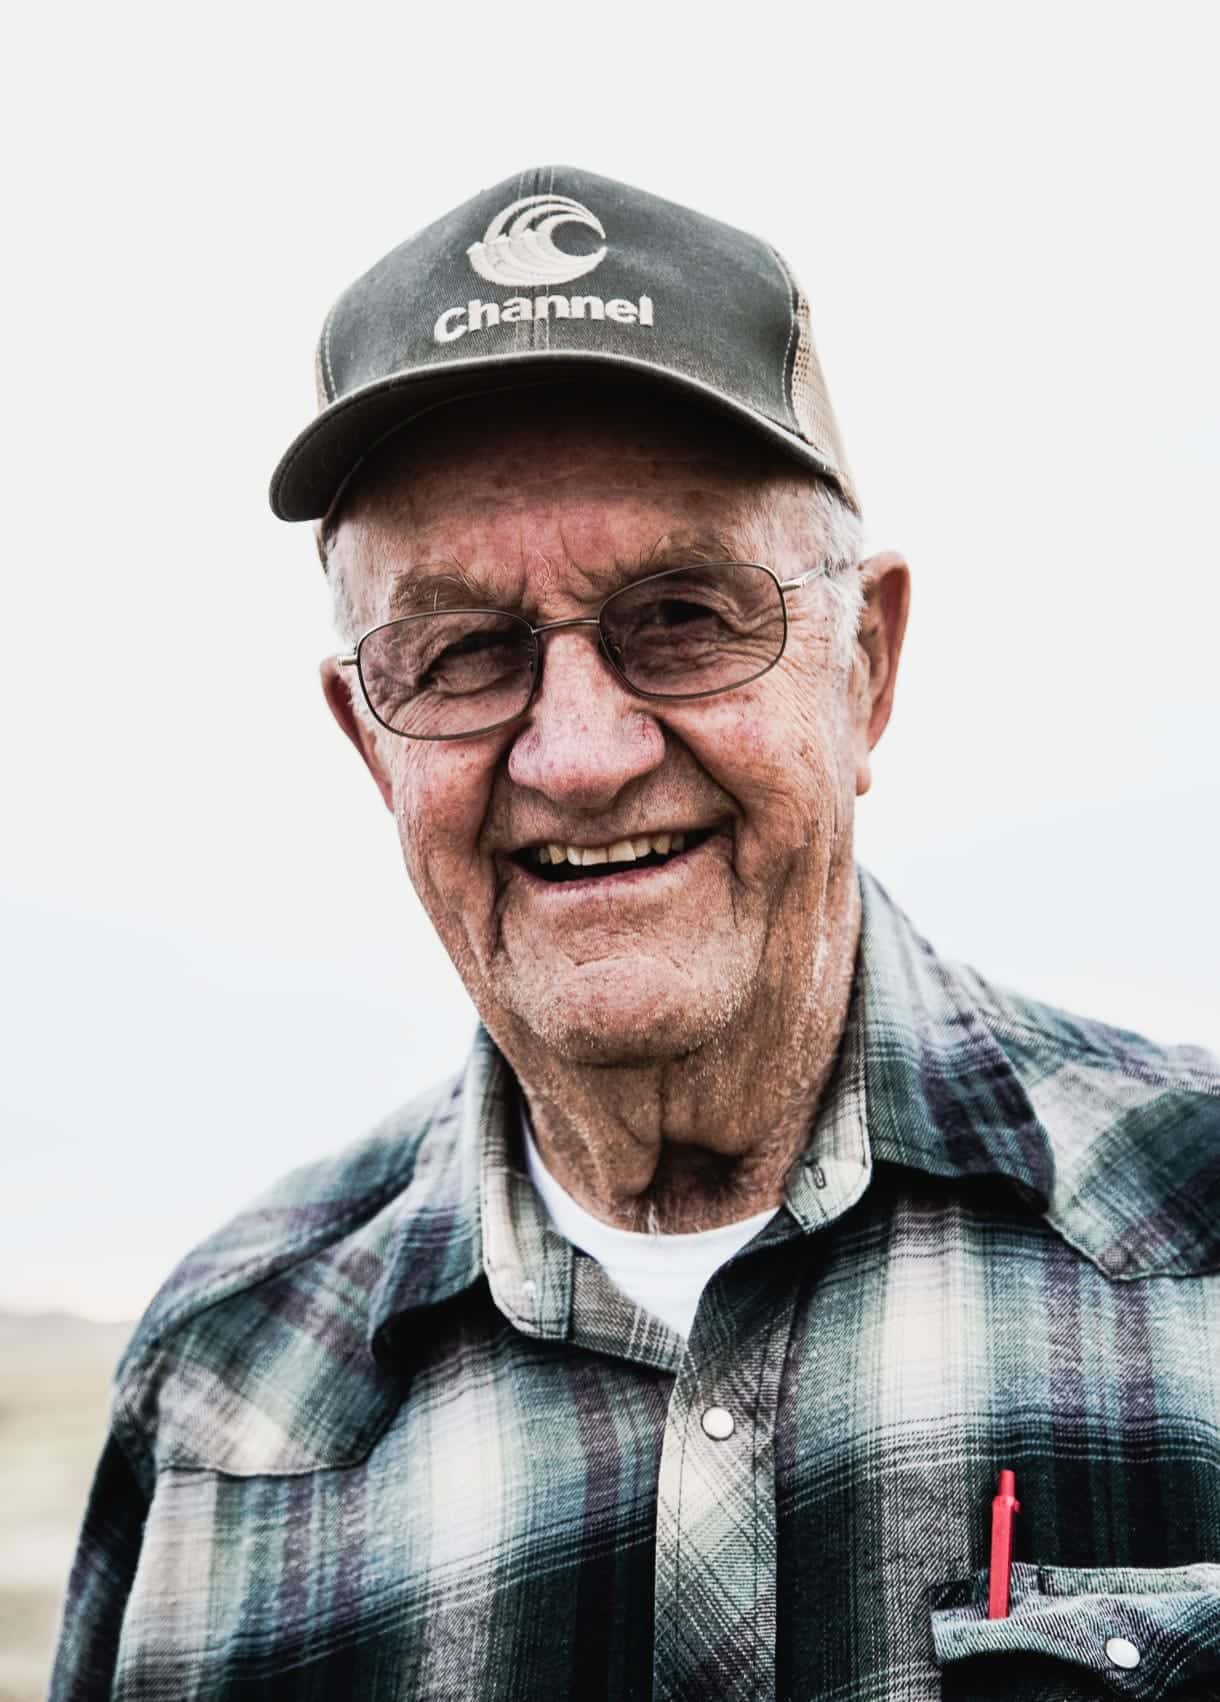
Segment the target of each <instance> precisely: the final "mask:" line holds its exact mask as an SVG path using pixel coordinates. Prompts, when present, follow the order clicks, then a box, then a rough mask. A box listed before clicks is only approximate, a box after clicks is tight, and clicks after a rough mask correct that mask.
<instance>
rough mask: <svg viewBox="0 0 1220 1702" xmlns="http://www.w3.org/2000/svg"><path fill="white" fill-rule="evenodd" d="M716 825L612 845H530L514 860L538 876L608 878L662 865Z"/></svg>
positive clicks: (556, 879) (642, 836) (693, 845)
mask: <svg viewBox="0 0 1220 1702" xmlns="http://www.w3.org/2000/svg"><path fill="white" fill-rule="evenodd" d="M714 831H715V829H714V828H710V827H707V828H698V829H696V830H695V831H694V832H689V833H647V834H639V835H637V836H636V837H635V838H634V839H618V840H615V842H614V843H613V844H612V845H596V846H594V845H586V846H579V845H558V844H549V845H530V846H528V847H527V848H526V849H525V850H524V851H519V852H518V853H517V854H516V856H515V857H514V858H513V861H514V862H515V863H516V864H518V866H519V867H520V868H523V869H525V870H526V871H527V872H528V873H529V874H531V875H534V876H535V877H536V878H537V879H539V880H544V881H549V882H550V883H552V884H557V883H560V882H563V881H582V880H584V881H587V880H605V879H606V878H607V877H608V876H610V875H624V874H635V873H637V872H639V871H642V870H644V869H659V868H660V867H661V866H662V865H663V864H665V863H668V862H671V861H672V860H673V858H674V857H676V856H679V855H680V854H681V853H682V852H683V851H693V850H694V849H695V848H696V846H699V845H702V844H703V842H704V840H705V839H710V838H711V836H712V834H713V832H714Z"/></svg>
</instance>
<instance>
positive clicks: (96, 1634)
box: [47, 1432, 149, 1702]
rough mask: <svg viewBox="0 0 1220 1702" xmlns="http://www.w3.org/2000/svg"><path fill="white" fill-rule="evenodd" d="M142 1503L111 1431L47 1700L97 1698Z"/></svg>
mask: <svg viewBox="0 0 1220 1702" xmlns="http://www.w3.org/2000/svg"><path fill="white" fill-rule="evenodd" d="M148 1506H149V1500H148V1496H147V1495H146V1494H145V1492H144V1490H143V1488H142V1487H141V1485H140V1483H139V1480H138V1478H137V1476H136V1473H135V1471H134V1470H133V1469H132V1466H131V1463H130V1461H129V1460H128V1457H127V1455H126V1453H125V1452H124V1450H123V1448H122V1446H121V1444H120V1443H119V1442H118V1440H117V1439H116V1437H115V1435H114V1433H113V1432H112V1433H111V1435H110V1436H109V1438H108V1440H107V1442H106V1446H105V1448H104V1449H103V1452H102V1457H101V1460H100V1461H99V1462H98V1468H97V1472H96V1474H95V1476H94V1479H93V1488H92V1490H91V1491H90V1495H89V1501H88V1504H87V1506H86V1508H85V1517H84V1521H83V1523H82V1525H81V1533H80V1539H79V1541H78V1543H77V1548H76V1558H75V1560H74V1561H73V1564H72V1571H71V1573H70V1575H69V1578H68V1590H67V1596H66V1598H65V1601H64V1609H63V1617H62V1619H61V1621H60V1628H59V1645H58V1649H57V1652H56V1656H55V1669H54V1671H53V1673H52V1675H51V1689H50V1692H49V1694H48V1699H47V1702H105V1699H106V1698H108V1697H109V1696H110V1695H111V1693H112V1688H113V1684H114V1669H115V1659H116V1656H117V1654H118V1647H119V1634H120V1632H121V1630H122V1626H123V1615H124V1612H125V1610H126V1607H127V1598H128V1596H129V1595H130V1593H131V1584H132V1579H133V1578H134V1577H135V1571H136V1564H137V1562H138V1560H139V1558H140V1544H141V1540H142V1538H143V1534H144V1521H145V1518H146V1516H147V1513H148Z"/></svg>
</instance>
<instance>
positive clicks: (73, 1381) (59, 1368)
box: [0, 1311, 133, 1702]
mask: <svg viewBox="0 0 1220 1702" xmlns="http://www.w3.org/2000/svg"><path fill="white" fill-rule="evenodd" d="M132 1328H133V1322H132V1321H127V1320H125V1321H123V1322H119V1323H114V1322H108V1323H99V1322H96V1321H94V1320H91V1319H87V1318H81V1317H77V1316H75V1315H73V1314H70V1313H65V1312H29V1313H22V1312H7V1311H0V1507H2V1508H3V1512H2V1513H0V1702H44V1698H45V1696H46V1694H47V1684H48V1680H49V1678H50V1672H51V1660H52V1656H53V1653H54V1643H55V1633H56V1630H57V1627H58V1624H59V1615H60V1610H61V1606H62V1602H63V1594H64V1587H65V1585H66V1583H67V1578H68V1570H69V1567H70V1566H71V1563H72V1554H73V1551H74V1549H75V1546H76V1535H77V1531H78V1529H79V1527H80V1520H81V1515H82V1513H83V1512H84V1508H85V1500H86V1498H87V1496H88V1493H89V1485H90V1482H91V1480H92V1477H93V1470H94V1466H95V1465H96V1463H97V1457H98V1454H99V1453H100V1451H101V1445H102V1440H103V1437H104V1435H105V1431H106V1418H107V1411H108V1406H109V1397H110V1380H111V1375H112V1373H113V1371H114V1367H115V1365H116V1363H117V1361H118V1357H119V1354H120V1353H121V1352H122V1350H123V1346H124V1344H125V1342H126V1341H127V1338H128V1336H129V1335H130V1333H131V1330H132Z"/></svg>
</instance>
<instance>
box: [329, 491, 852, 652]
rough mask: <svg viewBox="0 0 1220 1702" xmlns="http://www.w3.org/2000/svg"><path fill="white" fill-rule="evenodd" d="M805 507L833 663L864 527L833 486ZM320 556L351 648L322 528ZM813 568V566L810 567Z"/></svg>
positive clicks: (847, 621)
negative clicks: (828, 617)
mask: <svg viewBox="0 0 1220 1702" xmlns="http://www.w3.org/2000/svg"><path fill="white" fill-rule="evenodd" d="M807 489H808V496H809V503H810V506H811V508H812V510H813V519H814V526H815V529H816V534H817V549H818V552H819V560H820V561H821V562H822V563H823V564H824V565H825V570H826V571H825V573H824V574H823V576H822V578H821V579H820V580H819V581H818V582H817V583H818V584H819V585H820V586H822V587H823V588H824V589H823V594H824V596H826V597H827V598H828V599H829V601H830V603H831V606H832V611H833V616H834V624H835V640H834V647H835V653H836V657H837V659H838V660H839V661H840V662H842V663H847V662H849V661H850V659H851V654H852V649H853V646H854V645H855V642H856V634H857V633H858V631H859V629H860V615H861V611H862V610H863V607H864V586H863V583H862V581H861V578H860V575H859V573H858V572H857V571H856V569H857V568H858V567H859V564H860V560H861V558H862V556H863V554H864V527H863V523H862V522H861V519H860V516H859V515H858V514H856V513H855V512H854V510H852V509H851V508H849V507H848V506H847V504H846V502H844V500H843V498H842V496H840V494H839V492H838V491H837V490H836V489H835V488H834V486H833V485H830V484H827V483H826V482H825V481H824V480H822V479H816V480H811V481H810V482H809V484H808V487H807ZM317 542H318V553H319V555H320V556H321V558H322V565H323V567H324V568H325V569H326V576H327V578H328V580H329V581H330V594H331V613H332V619H333V622H334V627H335V631H336V632H337V633H338V635H339V638H340V640H341V641H342V643H344V644H345V645H348V646H349V647H351V648H354V647H355V645H356V643H357V641H358V640H359V638H360V636H361V626H360V616H359V614H358V612H357V609H356V599H355V596H354V594H353V591H352V587H351V585H350V584H349V582H348V577H347V574H346V572H345V571H344V568H343V565H342V562H341V561H340V560H338V559H336V558H334V557H333V556H332V555H331V553H330V549H329V544H330V536H329V533H328V531H327V528H326V525H325V523H323V524H322V525H321V526H319V528H318V533H317ZM808 565H809V566H810V567H813V566H814V565H815V563H814V562H813V561H810V562H809V564H808Z"/></svg>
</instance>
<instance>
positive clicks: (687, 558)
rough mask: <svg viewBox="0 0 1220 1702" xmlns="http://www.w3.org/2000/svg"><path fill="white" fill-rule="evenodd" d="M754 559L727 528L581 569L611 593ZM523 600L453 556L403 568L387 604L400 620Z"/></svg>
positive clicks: (669, 538)
mask: <svg viewBox="0 0 1220 1702" xmlns="http://www.w3.org/2000/svg"><path fill="white" fill-rule="evenodd" d="M750 559H751V557H750V556H749V555H748V554H747V553H745V552H744V551H743V549H742V543H741V540H740V539H738V540H734V539H733V538H731V537H730V536H728V535H727V534H725V533H722V532H691V533H677V534H674V533H670V534H667V535H666V536H664V537H662V538H660V539H658V541H657V542H656V543H655V544H654V545H653V546H652V548H651V549H648V550H644V551H642V552H641V553H640V554H639V555H637V556H635V557H633V558H630V559H625V560H619V561H615V562H614V563H612V564H611V565H610V567H608V568H607V569H604V570H592V571H590V570H587V569H585V570H581V571H583V572H584V574H585V577H586V578H588V579H590V580H596V581H598V582H600V585H601V596H602V597H608V596H609V595H610V593H611V592H612V591H617V590H618V589H619V588H620V587H621V586H623V585H627V584H630V583H631V581H632V580H634V579H646V578H647V577H648V575H649V574H652V573H664V572H665V570H666V569H667V568H671V567H689V566H690V565H691V564H692V563H696V562H711V561H748V560H750ZM517 602H518V599H516V598H512V597H508V598H506V597H505V595H504V592H503V590H502V589H497V588H496V587H495V586H493V585H491V584H490V583H489V582H488V581H487V580H486V579H485V578H482V577H481V576H480V575H479V574H478V573H477V572H475V571H474V570H473V569H471V568H468V567H464V566H463V565H462V564H461V563H460V562H458V561H449V562H446V563H444V564H438V565H437V566H434V567H428V566H426V565H422V564H421V565H417V566H413V567H405V568H401V569H399V571H398V572H397V573H395V574H394V576H393V578H392V579H391V581H390V595H389V601H388V604H387V608H388V618H389V619H391V620H396V619H399V618H401V617H402V616H403V615H416V614H428V613H432V612H434V611H435V610H437V609H440V608H450V609H453V608H477V609H487V608H490V609H506V610H508V611H510V612H512V611H513V610H514V607H515V605H516V603H517Z"/></svg>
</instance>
